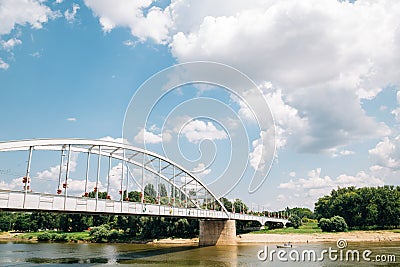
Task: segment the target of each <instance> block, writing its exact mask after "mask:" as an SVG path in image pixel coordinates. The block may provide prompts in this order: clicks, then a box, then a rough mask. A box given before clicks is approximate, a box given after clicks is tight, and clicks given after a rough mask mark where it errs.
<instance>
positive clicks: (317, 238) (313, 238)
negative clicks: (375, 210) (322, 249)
mask: <svg viewBox="0 0 400 267" xmlns="http://www.w3.org/2000/svg"><path fill="white" fill-rule="evenodd" d="M338 239H345V240H347V241H348V242H382V241H400V233H393V232H390V231H351V232H345V233H314V234H243V235H238V236H237V242H238V243H243V244H244V243H277V244H281V243H286V242H289V241H290V242H292V243H307V242H313V243H318V242H336V241H337V240H338Z"/></svg>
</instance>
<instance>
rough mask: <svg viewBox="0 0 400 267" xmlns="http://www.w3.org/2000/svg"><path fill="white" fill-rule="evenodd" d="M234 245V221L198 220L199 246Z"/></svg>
mask: <svg viewBox="0 0 400 267" xmlns="http://www.w3.org/2000/svg"><path fill="white" fill-rule="evenodd" d="M224 245H236V223H235V220H200V233H199V246H224Z"/></svg>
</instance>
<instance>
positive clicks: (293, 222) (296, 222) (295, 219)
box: [289, 214, 302, 229]
mask: <svg viewBox="0 0 400 267" xmlns="http://www.w3.org/2000/svg"><path fill="white" fill-rule="evenodd" d="M289 221H290V224H291V225H292V226H293V227H294V228H295V229H297V228H299V227H300V226H301V225H302V222H301V219H300V217H299V216H297V215H296V214H292V215H291V216H290V217H289Z"/></svg>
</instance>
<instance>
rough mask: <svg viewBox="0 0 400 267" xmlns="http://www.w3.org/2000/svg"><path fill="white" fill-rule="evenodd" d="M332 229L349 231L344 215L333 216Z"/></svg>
mask: <svg viewBox="0 0 400 267" xmlns="http://www.w3.org/2000/svg"><path fill="white" fill-rule="evenodd" d="M331 224H332V230H333V231H334V232H344V231H347V223H346V221H345V220H344V218H343V217H340V216H333V217H332V218H331Z"/></svg>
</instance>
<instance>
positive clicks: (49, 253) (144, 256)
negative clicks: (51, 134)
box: [0, 242, 400, 266]
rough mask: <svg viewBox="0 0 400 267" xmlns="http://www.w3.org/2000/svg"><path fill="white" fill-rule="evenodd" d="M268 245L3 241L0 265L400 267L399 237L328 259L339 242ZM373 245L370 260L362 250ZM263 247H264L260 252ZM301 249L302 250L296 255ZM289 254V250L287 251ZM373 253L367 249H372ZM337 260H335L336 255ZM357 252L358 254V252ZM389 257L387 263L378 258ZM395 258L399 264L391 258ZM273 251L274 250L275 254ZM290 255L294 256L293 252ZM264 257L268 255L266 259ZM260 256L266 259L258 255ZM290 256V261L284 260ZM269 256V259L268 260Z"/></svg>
mask: <svg viewBox="0 0 400 267" xmlns="http://www.w3.org/2000/svg"><path fill="white" fill-rule="evenodd" d="M265 248H266V247H265V245H264V244H246V245H242V244H241V245H236V246H220V247H197V246H196V245H150V244H145V245H143V244H75V243H20V242H2V243H0V265H1V266H32V265H34V266H40V265H46V266H59V265H60V264H71V265H79V266H82V265H83V266H98V265H106V264H121V265H126V266H127V265H131V266H160V265H161V266H297V265H299V266H399V265H400V242H377V243H371V242H370V243H349V244H348V246H347V247H346V248H343V249H341V250H342V253H343V256H342V260H341V259H340V253H339V252H337V253H336V254H332V255H331V257H332V259H330V258H329V255H328V253H325V254H324V259H323V261H318V258H321V251H323V250H324V249H325V250H327V251H329V249H330V248H331V249H336V250H338V251H341V250H340V249H338V247H337V245H336V243H319V244H316V243H314V244H311V243H310V244H294V245H293V247H292V248H285V249H277V248H276V246H275V245H273V244H268V245H267V250H268V255H270V253H271V251H272V250H276V251H284V252H280V253H281V255H280V256H281V260H279V259H278V256H277V255H278V252H274V253H273V254H272V258H271V257H268V258H267V259H265V253H264V252H265ZM304 250H307V251H308V252H309V251H315V253H316V256H317V257H316V261H314V260H313V259H312V260H311V261H308V260H307V254H305V255H306V256H305V257H306V261H304V262H294V261H293V259H296V255H299V257H300V258H299V259H300V260H301V255H302V254H303V252H304ZM349 250H352V251H354V250H357V251H359V255H360V261H359V262H356V261H352V260H351V257H350V254H348V255H349V260H350V261H346V260H345V258H346V257H345V255H346V252H347V251H349ZM366 250H370V251H371V254H370V255H368V257H367V259H369V261H366V260H364V259H363V257H362V254H363V253H364V251H366ZM260 251H262V252H260ZM296 253H298V254H296ZM284 254H285V255H284ZM367 254H368V253H367ZM335 255H336V256H337V259H336V260H334V256H335ZM355 255H356V254H355ZM378 255H379V256H380V257H379V259H381V260H383V259H386V262H379V263H378V262H377V261H376V260H377V259H378V258H377V257H376V256H378ZM392 255H394V257H396V262H397V263H393V262H392V263H389V262H388V261H389V260H390V261H393V256H392ZM270 256H271V255H270ZM289 256H290V257H291V258H290V257H289ZM263 257H264V259H263ZM259 258H261V260H260V259H259ZM285 259H287V261H286V262H284V261H282V260H285ZM263 260H264V261H263Z"/></svg>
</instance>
